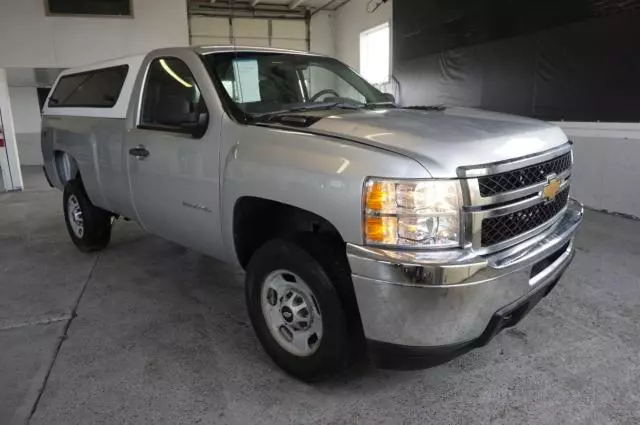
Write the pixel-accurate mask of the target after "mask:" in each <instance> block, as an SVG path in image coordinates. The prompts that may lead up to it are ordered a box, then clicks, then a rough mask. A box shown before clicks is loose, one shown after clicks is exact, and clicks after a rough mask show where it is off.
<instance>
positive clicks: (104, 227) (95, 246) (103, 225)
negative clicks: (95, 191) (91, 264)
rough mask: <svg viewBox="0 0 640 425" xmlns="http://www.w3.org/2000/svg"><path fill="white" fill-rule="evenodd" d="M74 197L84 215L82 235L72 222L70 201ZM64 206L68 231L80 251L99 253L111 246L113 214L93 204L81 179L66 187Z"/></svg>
mask: <svg viewBox="0 0 640 425" xmlns="http://www.w3.org/2000/svg"><path fill="white" fill-rule="evenodd" d="M72 196H73V197H75V199H76V200H77V203H78V206H79V208H80V211H81V213H82V222H83V223H82V224H83V225H82V227H83V231H82V234H81V235H77V234H76V232H75V231H74V229H73V226H72V223H71V221H70V220H71V217H70V215H69V208H70V207H69V199H70V198H71V197H72ZM62 205H63V209H64V221H65V224H66V225H67V231H68V232H69V236H70V237H71V240H72V241H73V243H74V244H75V246H77V247H78V249H79V250H80V251H82V252H92V251H99V250H101V249H104V248H105V247H106V246H107V245H108V244H109V241H110V240H111V214H110V213H109V212H107V211H105V210H103V209H101V208H98V207H96V206H94V205H93V204H92V203H91V201H90V200H89V197H88V196H87V192H86V191H85V190H84V186H83V185H82V182H81V181H80V180H79V179H74V180H71V181H69V182H67V184H66V185H65V186H64V193H63V197H62Z"/></svg>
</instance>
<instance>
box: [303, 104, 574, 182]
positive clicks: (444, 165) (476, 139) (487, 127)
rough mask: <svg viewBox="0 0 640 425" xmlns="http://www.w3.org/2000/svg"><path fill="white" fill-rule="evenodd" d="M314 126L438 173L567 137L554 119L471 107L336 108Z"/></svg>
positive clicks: (534, 150)
mask: <svg viewBox="0 0 640 425" xmlns="http://www.w3.org/2000/svg"><path fill="white" fill-rule="evenodd" d="M309 130H311V131H314V132H318V133H322V134H327V135H332V136H338V137H342V138H348V139H352V140H355V141H358V142H360V143H365V144H367V145H371V146H375V147H379V148H382V149H387V150H390V151H393V152H397V153H400V154H403V155H406V156H408V157H411V158H414V159H415V160H417V161H418V162H420V163H421V164H422V165H423V166H424V167H425V168H426V169H427V171H428V172H429V173H430V174H431V176H432V177H436V178H446V177H456V176H457V174H456V169H457V168H458V167H461V166H471V165H481V164H488V163H492V162H499V161H504V160H509V159H513V158H518V157H522V156H526V155H530V154H535V153H538V152H541V151H544V150H548V149H551V148H554V147H556V146H559V145H562V144H564V143H566V142H567V137H566V136H565V134H564V133H563V132H562V130H560V128H558V127H557V126H554V125H552V124H549V123H546V122H543V121H538V120H534V119H529V118H523V117H517V116H513V115H506V114H501V113H495V112H487V111H480V110H475V109H466V108H447V109H445V110H444V111H435V110H434V111H421V110H409V109H399V108H398V109H395V108H394V109H378V110H358V111H344V112H343V113H335V112H334V113H332V114H329V115H326V116H324V117H323V118H321V119H319V120H318V121H316V122H315V123H314V124H312V125H311V126H310V127H309Z"/></svg>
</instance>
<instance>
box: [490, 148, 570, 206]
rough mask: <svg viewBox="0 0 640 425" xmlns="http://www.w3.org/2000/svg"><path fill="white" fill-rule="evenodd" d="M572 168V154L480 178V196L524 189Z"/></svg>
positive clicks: (568, 153)
mask: <svg viewBox="0 0 640 425" xmlns="http://www.w3.org/2000/svg"><path fill="white" fill-rule="evenodd" d="M570 168H571V152H567V153H566V154H564V155H560V156H559V157H557V158H553V159H550V160H548V161H544V162H541V163H538V164H534V165H530V166H528V167H524V168H519V169H517V170H513V171H507V172H505V173H500V174H494V175H491V176H485V177H480V178H479V179H478V186H479V188H480V196H483V197H486V196H493V195H497V194H499V193H504V192H510V191H512V190H517V189H522V188H523V187H527V186H531V185H533V184H536V183H540V182H546V180H547V176H549V175H550V174H556V175H557V174H562V173H563V172H564V171H567V170H568V169H570Z"/></svg>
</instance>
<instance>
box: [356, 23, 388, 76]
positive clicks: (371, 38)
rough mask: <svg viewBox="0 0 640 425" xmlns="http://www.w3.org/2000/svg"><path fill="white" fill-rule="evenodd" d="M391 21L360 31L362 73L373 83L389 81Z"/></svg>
mask: <svg viewBox="0 0 640 425" xmlns="http://www.w3.org/2000/svg"><path fill="white" fill-rule="evenodd" d="M389 44H390V36H389V23H385V24H382V25H380V26H377V27H375V28H371V29H369V30H366V31H363V32H361V33H360V74H362V76H363V77H364V78H365V79H366V80H367V81H369V82H370V83H371V84H383V83H388V82H389V71H390V65H389V64H390V58H389Z"/></svg>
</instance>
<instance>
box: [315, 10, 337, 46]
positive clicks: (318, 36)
mask: <svg viewBox="0 0 640 425" xmlns="http://www.w3.org/2000/svg"><path fill="white" fill-rule="evenodd" d="M335 25H336V24H335V15H334V13H333V12H326V11H322V12H318V13H316V14H315V15H313V16H312V17H311V51H312V52H314V53H321V54H323V55H328V56H335V55H336V38H335V37H334V32H335Z"/></svg>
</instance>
